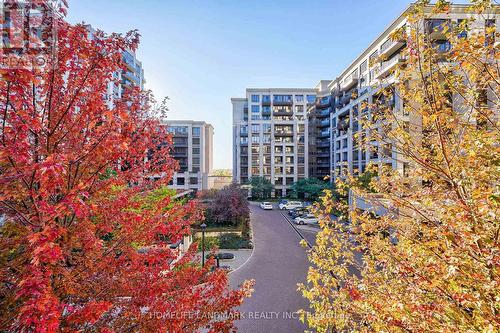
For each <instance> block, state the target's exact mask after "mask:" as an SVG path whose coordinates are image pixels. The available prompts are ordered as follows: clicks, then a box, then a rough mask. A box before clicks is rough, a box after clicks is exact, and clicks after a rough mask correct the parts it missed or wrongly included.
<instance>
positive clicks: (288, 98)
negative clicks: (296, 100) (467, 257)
mask: <svg viewBox="0 0 500 333" xmlns="http://www.w3.org/2000/svg"><path fill="white" fill-rule="evenodd" d="M273 105H276V106H283V105H286V106H287V105H293V97H292V95H277V96H274V98H273Z"/></svg>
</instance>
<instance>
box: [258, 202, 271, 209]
mask: <svg viewBox="0 0 500 333" xmlns="http://www.w3.org/2000/svg"><path fill="white" fill-rule="evenodd" d="M260 208H262V209H266V210H272V209H273V205H272V204H271V203H270V202H263V203H261V204H260Z"/></svg>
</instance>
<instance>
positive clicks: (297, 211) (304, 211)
mask: <svg viewBox="0 0 500 333" xmlns="http://www.w3.org/2000/svg"><path fill="white" fill-rule="evenodd" d="M307 213H309V211H308V210H307V209H306V208H303V207H299V208H295V209H292V210H290V211H288V214H289V215H290V216H291V217H292V218H296V217H299V216H302V215H304V214H307Z"/></svg>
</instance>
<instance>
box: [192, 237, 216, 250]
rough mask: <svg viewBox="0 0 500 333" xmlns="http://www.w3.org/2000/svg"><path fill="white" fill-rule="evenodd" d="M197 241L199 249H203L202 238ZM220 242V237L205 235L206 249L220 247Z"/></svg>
mask: <svg viewBox="0 0 500 333" xmlns="http://www.w3.org/2000/svg"><path fill="white" fill-rule="evenodd" d="M195 241H196V242H198V251H201V250H202V248H201V238H197V239H196V240H195ZM219 243H220V241H219V237H205V251H210V250H212V249H213V248H214V247H217V248H218V247H220V246H219Z"/></svg>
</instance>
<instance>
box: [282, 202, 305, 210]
mask: <svg viewBox="0 0 500 333" xmlns="http://www.w3.org/2000/svg"><path fill="white" fill-rule="evenodd" d="M299 207H302V202H300V201H288V202H287V203H280V204H279V208H280V209H281V210H283V209H288V210H289V209H294V208H299Z"/></svg>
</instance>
